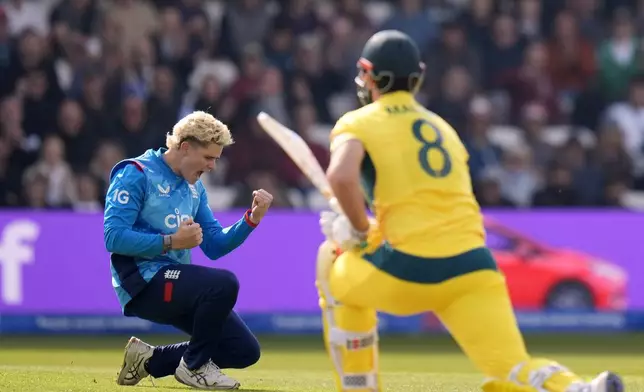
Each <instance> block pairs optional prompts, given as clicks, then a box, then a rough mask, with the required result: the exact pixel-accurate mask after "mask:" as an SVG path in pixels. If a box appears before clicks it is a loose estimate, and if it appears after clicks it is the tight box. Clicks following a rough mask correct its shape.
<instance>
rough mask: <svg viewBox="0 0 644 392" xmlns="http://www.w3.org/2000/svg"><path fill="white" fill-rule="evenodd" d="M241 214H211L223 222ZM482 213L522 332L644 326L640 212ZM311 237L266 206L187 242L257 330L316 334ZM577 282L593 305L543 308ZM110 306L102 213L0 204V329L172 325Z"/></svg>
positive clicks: (430, 325)
mask: <svg viewBox="0 0 644 392" xmlns="http://www.w3.org/2000/svg"><path fill="white" fill-rule="evenodd" d="M242 213H243V211H228V212H221V213H216V214H215V216H216V218H218V219H219V220H220V221H221V223H222V224H223V225H228V224H231V223H233V222H234V221H236V220H237V219H239V218H240V217H241V216H242ZM486 219H487V221H486V228H487V233H488V243H489V246H490V248H491V249H492V251H493V253H495V256H496V257H497V261H498V262H499V265H500V267H501V269H502V270H503V271H504V272H505V273H506V276H507V278H508V285H509V288H510V292H511V295H512V297H513V302H515V305H516V307H517V316H518V319H519V324H520V326H521V327H522V328H523V329H524V330H535V331H563V330H575V331H585V330H607V331H634V330H644V263H642V261H641V255H642V254H644V241H642V240H641V232H642V227H644V215H642V214H638V213H633V212H626V211H574V212H570V211H542V212H502V211H486ZM321 241H322V235H321V234H320V231H319V228H318V216H317V214H315V213H312V212H298V211H271V212H270V213H269V214H268V215H267V216H266V218H265V220H264V221H263V222H262V223H261V225H260V227H259V228H258V229H257V230H256V231H255V232H254V233H253V234H252V235H251V237H250V238H249V239H248V240H247V242H246V243H245V244H243V245H242V247H241V248H239V249H237V250H235V251H234V252H233V253H231V254H230V255H228V256H226V257H224V258H222V259H221V260H216V261H210V260H207V259H206V258H205V256H204V255H203V254H202V252H201V251H200V250H195V251H194V252H193V255H194V260H193V261H194V262H195V263H197V264H201V265H209V266H214V267H219V268H225V269H229V270H231V271H233V272H234V273H235V274H236V275H237V277H238V278H239V281H240V284H241V293H240V296H239V300H238V303H237V308H236V309H237V311H238V312H239V313H240V314H241V315H242V316H243V317H244V319H245V320H246V321H247V322H248V324H249V326H250V327H251V329H253V330H254V331H255V332H257V333H318V332H319V331H320V328H321V324H320V316H319V312H318V309H317V296H316V290H315V287H314V279H315V276H314V271H315V268H314V262H315V255H316V251H317V246H318V245H319V243H320V242H321ZM575 282H576V283H577V284H578V285H577V286H576V287H584V288H585V290H586V291H587V294H588V298H590V299H592V300H593V307H592V308H583V310H582V309H580V310H578V311H566V312H564V311H556V312H553V311H550V308H548V307H546V304H545V302H544V298H546V297H548V296H549V295H550V293H551V291H553V289H552V288H553V287H554V286H555V285H558V284H563V285H564V286H565V284H568V286H565V287H567V288H570V287H571V285H570V283H575ZM557 287H559V286H557ZM548 298H549V297H548ZM120 312H121V310H120V307H119V305H118V302H117V300H116V296H115V295H114V292H113V289H112V282H111V278H110V272H109V255H108V253H107V251H106V250H105V247H104V245H103V218H102V215H101V214H81V213H70V212H33V211H19V210H13V211H8V210H2V211H0V333H121V332H136V331H143V332H171V331H174V330H173V329H172V328H170V327H164V326H158V325H154V324H151V323H148V322H145V321H142V320H137V319H133V318H126V317H123V316H122V315H121V313H120ZM381 328H382V330H383V333H423V332H437V331H440V330H441V327H440V323H438V322H437V321H436V320H435V319H434V318H433V317H432V316H430V315H420V316H415V317H405V318H398V317H391V316H387V315H382V316H381Z"/></svg>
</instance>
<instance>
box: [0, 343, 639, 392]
mask: <svg viewBox="0 0 644 392" xmlns="http://www.w3.org/2000/svg"><path fill="white" fill-rule="evenodd" d="M127 338H128V336H119V337H65V338H63V337H45V338H43V337H24V336H23V337H13V336H0V391H2V392H13V391H16V392H31V391H34V392H63V391H64V392H77V391H78V392H80V391H92V392H103V391H139V392H145V391H150V392H153V391H154V392H157V391H159V392H161V391H174V392H176V391H180V390H186V389H185V388H184V387H183V386H181V385H180V384H178V383H177V382H175V381H174V379H173V378H171V377H167V378H164V379H160V380H155V383H156V388H154V387H153V386H152V384H151V382H150V381H149V380H144V381H143V382H141V383H140V384H139V386H137V387H118V386H117V385H116V384H115V378H116V371H117V370H118V367H119V365H120V363H121V360H122V354H123V346H124V344H125V341H126V340H127ZM142 338H144V339H145V340H146V341H148V342H150V343H152V344H164V343H171V342H174V341H176V340H177V337H176V336H170V337H168V336H145V337H142ZM260 341H261V342H262V346H263V356H262V359H261V360H260V362H259V363H258V364H257V365H255V366H254V367H252V368H250V369H247V370H230V371H227V373H228V374H230V375H231V376H233V377H236V378H238V379H239V380H240V381H241V383H242V389H244V390H246V391H257V392H268V391H283V392H296V391H297V392H332V391H334V386H333V384H332V383H331V372H330V363H329V361H328V359H327V357H326V354H325V352H324V351H323V346H322V344H321V340H320V338H319V337H260ZM528 345H529V347H530V349H531V351H532V352H533V353H534V354H538V355H543V356H548V357H551V358H553V359H556V360H558V361H560V362H562V363H563V364H565V365H567V366H569V367H571V368H572V369H573V370H575V371H576V372H578V373H580V374H583V375H585V376H592V375H594V374H596V373H598V372H600V371H603V370H606V369H610V370H613V371H616V372H618V373H620V374H622V375H623V376H624V377H625V379H626V382H627V391H638V392H639V391H642V392H644V353H643V352H642V351H643V350H644V335H617V336H609V335H607V336H555V337H552V336H532V337H529V338H528ZM381 353H382V354H381V362H382V370H383V377H382V378H383V382H384V384H385V391H409V392H420V391H423V392H433V391H436V392H438V391H441V392H442V391H449V392H465V391H478V389H477V387H478V385H479V384H480V382H481V380H482V376H481V375H479V374H477V372H476V371H475V370H474V368H473V367H472V366H471V365H470V364H469V362H468V361H467V359H466V358H465V357H464V356H463V355H462V354H461V353H460V352H459V351H458V350H457V349H456V347H455V345H454V343H453V342H452V341H451V340H450V339H449V338H447V337H444V336H430V337H405V338H399V337H383V339H382V344H381Z"/></svg>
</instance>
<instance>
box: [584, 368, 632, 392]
mask: <svg viewBox="0 0 644 392" xmlns="http://www.w3.org/2000/svg"><path fill="white" fill-rule="evenodd" d="M590 388H591V389H590V390H591V391H592V392H623V391H624V383H623V382H622V378H621V377H620V376H618V375H617V374H615V373H611V372H603V373H601V374H600V375H599V376H597V377H595V378H594V379H593V381H591V382H590Z"/></svg>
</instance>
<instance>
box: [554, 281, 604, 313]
mask: <svg viewBox="0 0 644 392" xmlns="http://www.w3.org/2000/svg"><path fill="white" fill-rule="evenodd" d="M546 309H548V310H594V309H595V300H594V298H593V295H592V293H591V292H590V290H588V288H587V287H586V286H584V285H583V284H581V283H577V282H565V283H560V284H558V285H557V286H555V287H554V288H553V289H552V290H550V293H549V294H548V297H547V299H546Z"/></svg>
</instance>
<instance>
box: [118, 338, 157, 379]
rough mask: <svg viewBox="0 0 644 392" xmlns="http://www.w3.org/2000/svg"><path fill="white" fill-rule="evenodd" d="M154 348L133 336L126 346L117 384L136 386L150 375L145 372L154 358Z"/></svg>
mask: <svg viewBox="0 0 644 392" xmlns="http://www.w3.org/2000/svg"><path fill="white" fill-rule="evenodd" d="M152 354H154V347H153V346H150V345H149V344H147V343H145V342H143V341H142V340H140V339H138V338H136V337H134V336H132V337H131V338H130V340H129V341H128V342H127V345H126V346H125V355H124V357H123V365H122V366H121V371H120V372H119V375H118V378H117V380H116V383H117V384H118V385H136V384H138V383H139V381H141V380H143V379H144V378H146V377H147V376H148V375H149V373H148V371H147V370H145V364H146V362H147V361H148V360H149V359H150V358H152Z"/></svg>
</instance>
